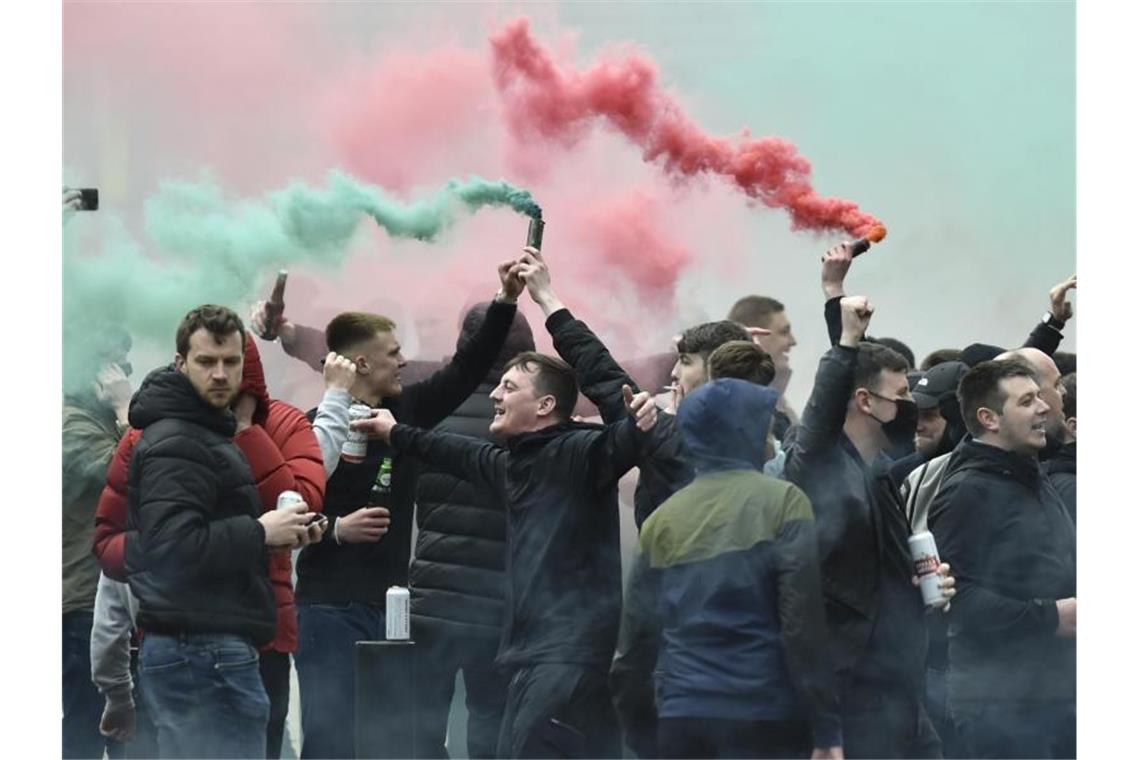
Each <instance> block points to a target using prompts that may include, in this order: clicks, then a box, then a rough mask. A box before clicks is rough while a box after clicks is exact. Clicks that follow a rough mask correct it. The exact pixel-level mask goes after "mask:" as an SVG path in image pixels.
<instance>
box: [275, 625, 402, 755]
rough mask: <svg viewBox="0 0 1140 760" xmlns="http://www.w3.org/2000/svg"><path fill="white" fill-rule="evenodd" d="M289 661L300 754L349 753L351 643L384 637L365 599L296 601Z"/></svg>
mask: <svg viewBox="0 0 1140 760" xmlns="http://www.w3.org/2000/svg"><path fill="white" fill-rule="evenodd" d="M297 628H298V641H297V651H296V652H295V653H294V654H293V662H294V664H295V665H296V666H297V682H298V685H299V686H300V691H301V732H302V733H303V734H304V740H303V741H302V743H301V758H302V759H303V760H309V758H333V757H335V758H342V757H353V756H354V755H355V749H354V745H355V737H356V721H355V717H354V713H355V705H356V642H358V641H379V640H383V638H384V610H383V608H382V607H378V606H375V605H371V604H358V603H345V604H298V605H297Z"/></svg>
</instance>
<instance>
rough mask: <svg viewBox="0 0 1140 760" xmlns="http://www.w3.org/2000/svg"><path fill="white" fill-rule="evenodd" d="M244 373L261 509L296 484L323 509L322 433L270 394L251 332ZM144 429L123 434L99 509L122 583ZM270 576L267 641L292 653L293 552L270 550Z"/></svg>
mask: <svg viewBox="0 0 1140 760" xmlns="http://www.w3.org/2000/svg"><path fill="white" fill-rule="evenodd" d="M242 373H243V380H242V390H243V391H245V392H247V393H251V394H253V395H254V396H255V397H256V398H257V409H256V411H255V412H254V415H253V423H254V424H253V425H251V426H249V427H248V428H246V429H245V430H243V431H241V432H240V433H238V434H237V435H236V436H234V443H235V444H237V446H238V448H240V449H241V450H242V453H243V454H245V458H246V459H247V460H248V461H249V467H250V470H252V471H253V479H254V481H255V482H256V483H257V488H258V492H259V493H260V494H261V504H262V509H263V510H266V511H268V510H271V509H274V508H275V507H276V506H277V496H278V495H279V494H280V493H281V492H282V491H297V492H298V493H300V494H301V496H302V498H304V500H305V502H306V503H307V504H308V505H309V509H310V510H312V511H314V512H319V511H320V510H321V508H322V506H323V504H324V498H325V467H324V461H323V460H322V458H321V449H320V446H319V445H318V444H317V436H316V434H314V433H313V426H312V425H311V424H310V423H309V420H308V419H307V418H306V417H305V415H304V413H303V412H302V411H301V410H300V409H298V408H297V407H295V406H292V405H290V404H287V403H285V402H284V401H278V400H276V399H271V398H269V394H268V392H267V390H266V386H265V370H264V369H263V368H262V366H261V356H260V354H259V353H258V350H257V345H256V343H255V342H254V340H253V337H252V336H251V335H246V341H245V364H244V367H243V370H242ZM141 435H142V431H141V430H136V429H134V428H131V429H130V430H128V431H127V433H126V434H125V435H124V436H123V437H122V439H121V440H120V441H119V446H118V448H117V449H116V450H115V455H114V457H113V458H112V459H111V466H110V467H109V468H108V470H107V485H106V486H104V488H103V493H102V494H101V495H100V497H99V506H98V508H97V509H96V513H95V539H94V549H93V550H94V553H95V556H96V557H97V558H98V559H99V564H100V566H101V567H102V568H103V572H104V573H106V574H107V576H108V577H110V578H114V579H115V580H117V581H123V582H126V580H127V573H126V568H125V566H124V547H125V544H126V539H127V533H126V527H127V478H128V474H129V472H130V464H131V455H132V454H133V453H134V447H135V443H136V442H137V441H138V439H139V437H140V436H141ZM269 578H270V581H271V582H272V583H273V594H274V597H275V598H276V600H277V636H276V638H274V639H273V641H272V642H270V644H268V645H267V646H266V647H265V648H266V649H272V650H275V651H278V652H292V651H294V650H296V648H297V609H296V607H295V605H294V602H293V559H292V556H291V555H290V554H288V553H284V554H281V553H274V554H271V555H270V560H269Z"/></svg>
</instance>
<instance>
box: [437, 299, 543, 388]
mask: <svg viewBox="0 0 1140 760" xmlns="http://www.w3.org/2000/svg"><path fill="white" fill-rule="evenodd" d="M490 307H491V302H490V301H483V302H481V303H477V304H475V305H474V306H472V307H471V308H470V309H468V310H467V313H466V314H464V315H463V322H462V323H461V324H460V327H459V337H458V338H457V339H456V341H455V350H456V351H458V350H460V349H462V348H463V347H464V346H465V345H467V344H468V343H470V342H471V340H472V339H474V337H475V333H477V332H479V328H480V327H482V326H483V320H484V319H486V318H487V309H489V308H490ZM533 350H534V333H533V332H531V329H530V322H527V320H526V317H525V316H524V315H523V313H522V310H521V309H519V310H516V311H515V318H514V321H513V322H511V329H510V330H509V331H507V337H506V338H505V339H504V340H503V347H502V348H501V349H499V355H498V356H496V357H495V362H494V364H492V365H491V371H490V372H489V373H488V375H487V379H488V380H490V379H491V378H494V381H495V385H498V384H499V377H500V376H501V375H502V374H503V367H504V366H506V364H507V362H509V361H510V360H511V359H513V358H515V357H516V356H518V355H519V354H521V353H522V352H523V351H533Z"/></svg>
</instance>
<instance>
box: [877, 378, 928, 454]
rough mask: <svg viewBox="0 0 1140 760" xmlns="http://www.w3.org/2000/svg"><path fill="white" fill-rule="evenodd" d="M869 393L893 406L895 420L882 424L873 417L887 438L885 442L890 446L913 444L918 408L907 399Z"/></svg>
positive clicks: (916, 427)
mask: <svg viewBox="0 0 1140 760" xmlns="http://www.w3.org/2000/svg"><path fill="white" fill-rule="evenodd" d="M867 392H868V393H871V395H872V396H875V397H876V398H881V399H883V400H884V401H890V402H891V403H892V404H894V405H895V409H896V410H897V411H896V412H895V418H894V419H893V420H888V421H887V422H883V421H882V420H880V419H879V418H878V417H875V415H873V414H872V415H871V416H872V417H875V421H876V422H878V423H879V424H880V425H882V426H883V432H884V433H885V434H886V436H887V440H888V441H890V442H891V445H892V446H900V447H901V446H906V445H907V444H908V443H910V444H913V442H914V431H915V430H917V429H918V406H917V405H915V403H914V402H913V401H909V400H907V399H894V398H886V397H885V396H880V395H879V394H877V393H872V392H871V391H867Z"/></svg>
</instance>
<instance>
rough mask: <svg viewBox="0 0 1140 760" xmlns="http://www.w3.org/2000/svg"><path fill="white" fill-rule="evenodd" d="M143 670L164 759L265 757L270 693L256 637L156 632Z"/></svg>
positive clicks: (146, 643)
mask: <svg viewBox="0 0 1140 760" xmlns="http://www.w3.org/2000/svg"><path fill="white" fill-rule="evenodd" d="M139 673H140V675H139V687H140V689H141V691H142V698H143V701H144V703H145V704H146V707H147V710H149V711H150V715H151V719H152V720H153V721H154V725H155V728H156V729H157V731H158V750H159V754H160V755H161V756H162V757H163V758H181V757H201V758H250V759H251V760H254V759H256V760H262V759H263V758H264V757H265V727H266V724H267V723H268V722H269V698H268V697H267V696H266V695H265V687H264V686H263V685H262V683H261V672H260V670H259V669H258V656H257V649H256V648H255V647H254V646H253V644H252V642H250V640H249V639H247V638H245V637H244V636H236V635H233V634H225V633H215V634H206V633H186V634H180V635H175V636H170V635H164V634H158V633H148V634H146V636H145V637H144V638H143V643H142V652H141V653H140V654H139Z"/></svg>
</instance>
